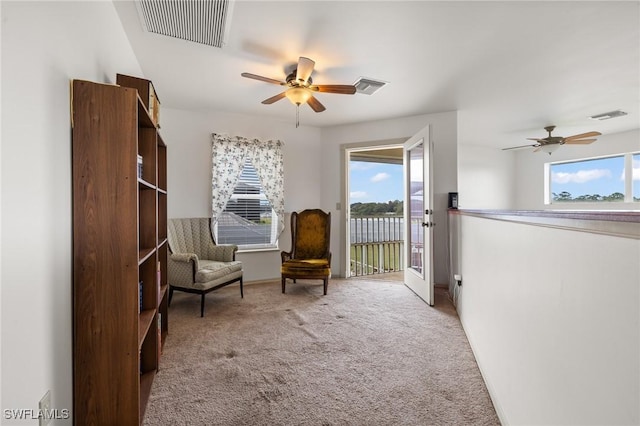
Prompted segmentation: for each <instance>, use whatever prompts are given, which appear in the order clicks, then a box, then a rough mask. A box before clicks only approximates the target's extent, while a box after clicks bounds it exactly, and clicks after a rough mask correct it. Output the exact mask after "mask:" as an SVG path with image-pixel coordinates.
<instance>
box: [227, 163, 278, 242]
mask: <svg viewBox="0 0 640 426" xmlns="http://www.w3.org/2000/svg"><path fill="white" fill-rule="evenodd" d="M277 221H278V217H277V215H276V214H275V211H274V210H273V208H272V207H271V203H269V200H268V199H267V196H266V195H265V193H264V190H263V188H262V185H261V184H260V179H259V178H258V173H257V172H256V169H255V168H254V167H253V164H252V163H251V160H249V159H248V158H247V159H246V160H245V162H244V165H243V169H242V173H241V174H240V180H239V181H238V183H237V184H236V186H235V188H234V190H233V195H232V196H231V198H230V199H229V201H227V205H226V207H225V209H224V211H223V212H222V214H221V215H220V217H219V218H218V223H217V226H216V233H217V235H216V242H217V243H218V244H236V245H238V246H239V247H240V248H245V249H246V248H267V247H275V246H276V244H277V238H276V233H277Z"/></svg>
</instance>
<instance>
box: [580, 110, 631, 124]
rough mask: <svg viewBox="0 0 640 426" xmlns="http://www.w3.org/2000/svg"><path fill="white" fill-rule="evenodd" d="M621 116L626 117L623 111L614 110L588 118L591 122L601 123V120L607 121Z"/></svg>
mask: <svg viewBox="0 0 640 426" xmlns="http://www.w3.org/2000/svg"><path fill="white" fill-rule="evenodd" d="M623 115H627V113H626V112H624V111H620V110H619V109H618V110H615V111H610V112H605V113H602V114H597V115H592V116H591V117H589V118H590V119H592V120H600V121H602V120H608V119H610V118H616V117H622V116H623Z"/></svg>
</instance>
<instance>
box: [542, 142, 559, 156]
mask: <svg viewBox="0 0 640 426" xmlns="http://www.w3.org/2000/svg"><path fill="white" fill-rule="evenodd" d="M558 148H560V144H559V143H554V144H547V145H542V146H541V147H540V149H541V150H542V151H544V152H546V153H547V154H549V155H551V154H552V153H553V152H555V150H556V149H558Z"/></svg>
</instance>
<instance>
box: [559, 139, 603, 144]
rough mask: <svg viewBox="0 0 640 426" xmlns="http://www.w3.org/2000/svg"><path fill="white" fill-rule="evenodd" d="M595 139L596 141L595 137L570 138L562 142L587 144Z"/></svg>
mask: <svg viewBox="0 0 640 426" xmlns="http://www.w3.org/2000/svg"><path fill="white" fill-rule="evenodd" d="M595 141H597V139H572V140H566V139H565V141H564V143H566V144H569V145H587V144H590V143H593V142H595Z"/></svg>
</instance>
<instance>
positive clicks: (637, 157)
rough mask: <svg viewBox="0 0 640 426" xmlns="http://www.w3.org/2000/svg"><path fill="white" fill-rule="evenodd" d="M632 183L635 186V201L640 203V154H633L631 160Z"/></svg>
mask: <svg viewBox="0 0 640 426" xmlns="http://www.w3.org/2000/svg"><path fill="white" fill-rule="evenodd" d="M631 163H632V164H631V170H632V172H631V183H632V186H633V201H635V202H636V203H637V202H640V153H636V154H633V158H632V160H631Z"/></svg>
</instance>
